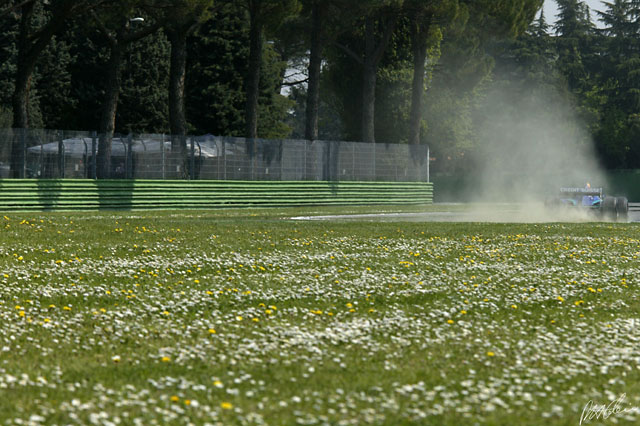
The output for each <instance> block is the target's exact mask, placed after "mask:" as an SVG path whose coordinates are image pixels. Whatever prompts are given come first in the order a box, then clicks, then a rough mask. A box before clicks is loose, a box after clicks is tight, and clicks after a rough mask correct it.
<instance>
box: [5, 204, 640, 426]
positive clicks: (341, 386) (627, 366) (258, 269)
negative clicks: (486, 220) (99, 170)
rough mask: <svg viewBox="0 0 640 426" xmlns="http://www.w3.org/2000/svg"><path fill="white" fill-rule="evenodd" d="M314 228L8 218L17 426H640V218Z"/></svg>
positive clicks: (175, 217)
mask: <svg viewBox="0 0 640 426" xmlns="http://www.w3.org/2000/svg"><path fill="white" fill-rule="evenodd" d="M300 213H301V211H300V210H296V211H293V210H290V211H288V210H279V211H276V210H240V211H238V210H235V211H225V210H221V211H209V212H197V211H194V212H181V213H175V212H174V213H171V212H164V213H106V212H101V213H92V214H91V213H78V214H75V213H74V214H63V213H23V214H20V213H13V214H10V215H7V216H5V217H4V218H3V217H2V215H0V396H1V398H0V424H97V425H109V424H127V425H128V424H140V425H151V424H178V425H179V424H251V425H253V424H256V425H259V424H271V425H282V424H309V425H313V424H354V425H355V424H388V425H396V424H434V425H440V424H475V423H477V424H486V423H489V424H505V425H506V424H567V425H575V424H578V422H579V421H580V417H581V414H582V413H583V409H584V406H585V404H587V402H588V401H590V400H592V401H594V403H598V404H609V403H610V402H612V401H615V400H619V401H620V403H621V404H622V407H623V408H626V410H624V411H623V412H616V413H613V414H612V413H605V414H610V416H609V417H608V418H607V419H604V418H603V417H600V418H599V419H596V418H593V419H592V421H595V420H600V421H603V422H613V421H615V422H618V423H624V422H631V423H633V422H636V421H640V410H637V409H634V408H635V407H640V303H639V295H640V291H639V286H640V276H639V275H638V266H637V265H638V256H639V255H640V228H639V227H638V226H637V225H635V224H608V223H594V224H588V223H581V224H566V223H564V224H475V223H467V224H446V223H417V222H414V223H410V222H407V223H391V222H373V221H362V222H356V221H348V222H347V221H343V222H315V221H314V222H305V221H292V220H288V219H287V217H289V216H293V215H298V214H300ZM305 213H308V212H305ZM622 395H624V399H623V400H620V398H621V396H622ZM583 424H585V422H583Z"/></svg>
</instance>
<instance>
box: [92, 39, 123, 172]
mask: <svg viewBox="0 0 640 426" xmlns="http://www.w3.org/2000/svg"><path fill="white" fill-rule="evenodd" d="M121 64H122V46H121V45H120V44H119V43H116V44H114V45H112V46H111V56H110V57H109V64H108V68H107V83H106V87H105V99H104V105H103V109H102V116H101V118H100V139H99V141H98V155H97V159H96V166H97V170H96V173H97V178H98V179H108V178H109V177H110V176H111V140H112V139H113V132H114V129H115V125H116V111H117V108H118V98H119V96H120V85H121V80H122V78H121V74H122V70H121Z"/></svg>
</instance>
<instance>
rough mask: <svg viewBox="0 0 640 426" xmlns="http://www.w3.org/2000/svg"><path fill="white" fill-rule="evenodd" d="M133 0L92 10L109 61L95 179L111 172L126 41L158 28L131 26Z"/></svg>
mask: <svg viewBox="0 0 640 426" xmlns="http://www.w3.org/2000/svg"><path fill="white" fill-rule="evenodd" d="M136 3H137V2H136V1H127V0H120V1H118V2H114V4H110V5H109V7H106V8H105V9H103V10H102V11H101V14H100V15H99V14H98V13H96V12H95V11H93V13H92V16H93V18H94V21H95V22H96V24H97V28H98V30H99V31H100V33H101V34H102V35H103V36H104V37H105V38H106V41H107V43H108V45H109V62H108V64H107V70H106V72H107V75H106V77H105V99H104V105H103V107H102V114H101V118H100V125H99V131H100V140H99V142H98V155H97V158H96V166H97V167H96V173H97V177H98V178H99V179H105V178H108V177H109V176H110V175H111V140H112V138H113V132H114V129H115V121H116V112H117V108H118V97H119V95H120V87H121V83H122V81H121V79H122V61H123V58H124V54H125V52H126V50H127V48H128V47H129V46H130V44H131V43H132V42H134V41H137V40H140V39H142V38H144V37H146V36H148V35H150V34H152V33H153V32H155V31H157V30H158V29H159V28H160V23H159V22H155V23H152V24H151V25H147V26H144V27H142V28H140V29H134V28H133V27H132V26H133V25H132V24H134V23H135V22H136V21H137V20H136V19H134V18H132V17H133V16H136V15H135V14H134V12H137V10H136V6H139V5H140V4H136Z"/></svg>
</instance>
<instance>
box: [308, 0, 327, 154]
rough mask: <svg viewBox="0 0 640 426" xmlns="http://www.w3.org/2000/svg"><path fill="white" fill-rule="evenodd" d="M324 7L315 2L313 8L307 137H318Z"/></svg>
mask: <svg viewBox="0 0 640 426" xmlns="http://www.w3.org/2000/svg"><path fill="white" fill-rule="evenodd" d="M322 12H323V10H322V7H321V6H320V4H319V2H315V3H314V5H313V10H312V12H311V13H312V18H311V19H312V21H313V22H312V28H311V51H310V54H309V86H308V89H307V111H306V114H307V120H306V123H305V131H304V134H305V138H306V139H307V140H310V141H314V140H317V139H318V112H319V108H320V70H321V66H322V18H323V16H322Z"/></svg>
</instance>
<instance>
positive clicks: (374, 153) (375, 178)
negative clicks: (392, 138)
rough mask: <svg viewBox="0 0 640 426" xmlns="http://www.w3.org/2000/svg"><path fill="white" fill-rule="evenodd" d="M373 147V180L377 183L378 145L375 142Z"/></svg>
mask: <svg viewBox="0 0 640 426" xmlns="http://www.w3.org/2000/svg"><path fill="white" fill-rule="evenodd" d="M371 146H372V147H373V180H374V181H377V180H378V173H377V171H376V144H375V142H373V143H372V144H371Z"/></svg>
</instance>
